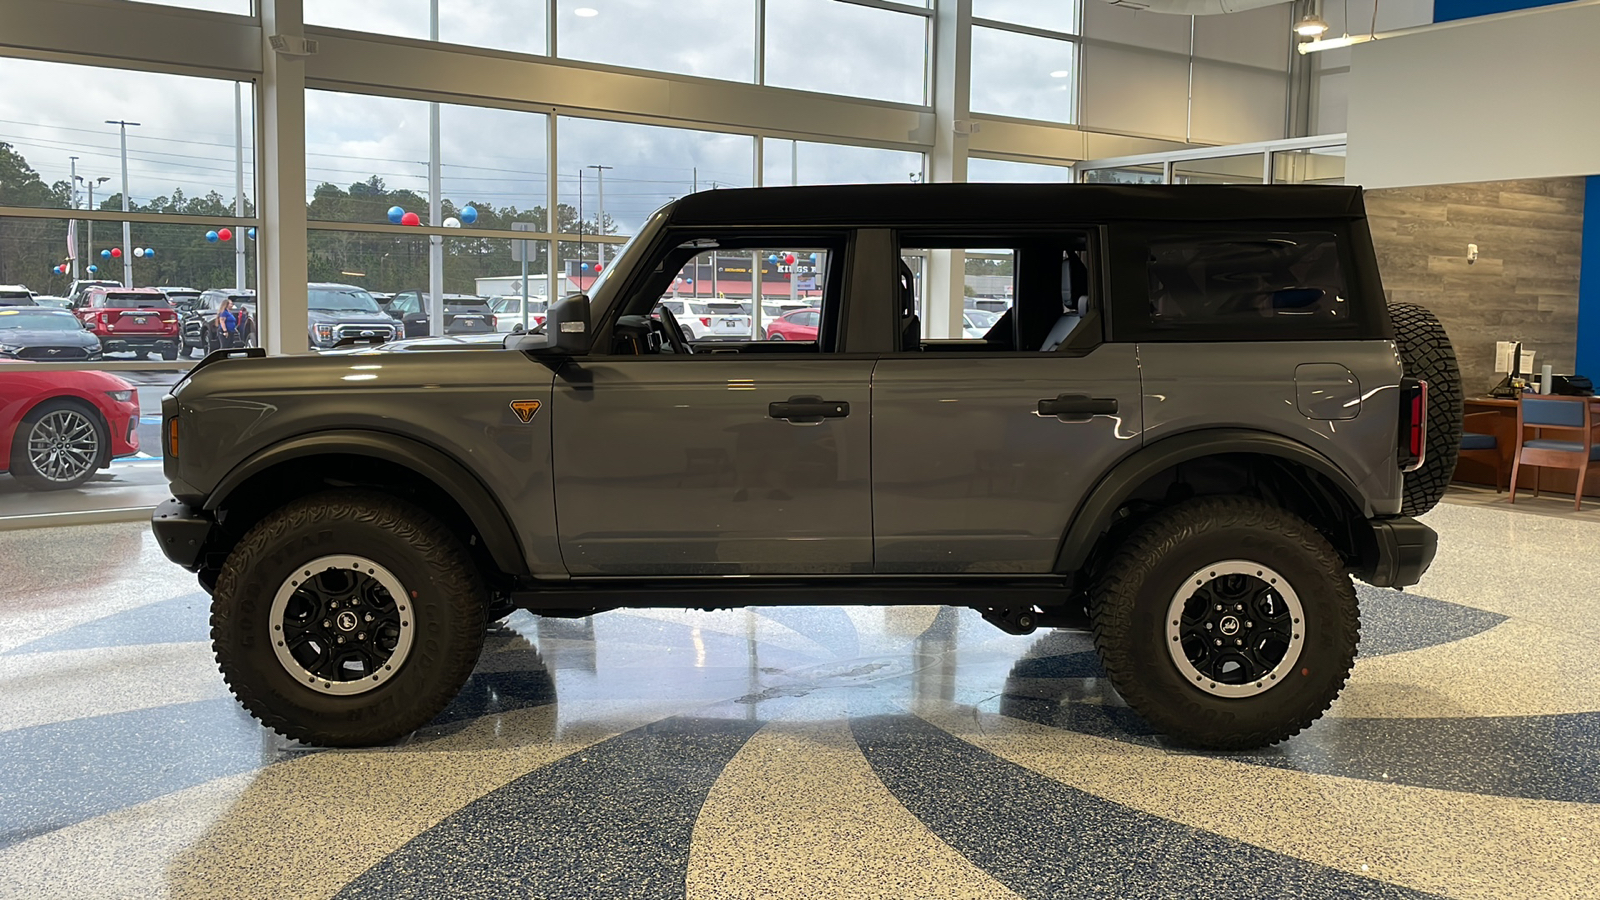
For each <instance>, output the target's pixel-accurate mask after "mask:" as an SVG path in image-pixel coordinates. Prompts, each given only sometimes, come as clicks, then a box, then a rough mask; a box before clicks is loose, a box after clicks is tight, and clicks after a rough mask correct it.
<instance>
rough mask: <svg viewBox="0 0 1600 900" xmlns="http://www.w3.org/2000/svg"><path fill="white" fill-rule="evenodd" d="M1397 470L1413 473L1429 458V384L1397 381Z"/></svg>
mask: <svg viewBox="0 0 1600 900" xmlns="http://www.w3.org/2000/svg"><path fill="white" fill-rule="evenodd" d="M1398 443H1399V457H1400V471H1402V472H1415V471H1417V470H1418V469H1420V468H1422V464H1423V463H1424V462H1426V461H1427V458H1428V383H1427V382H1426V381H1419V380H1417V379H1415V378H1402V379H1400V432H1399V436H1398Z"/></svg>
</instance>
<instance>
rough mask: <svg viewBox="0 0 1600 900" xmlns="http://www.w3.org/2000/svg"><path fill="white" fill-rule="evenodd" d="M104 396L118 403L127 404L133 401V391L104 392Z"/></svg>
mask: <svg viewBox="0 0 1600 900" xmlns="http://www.w3.org/2000/svg"><path fill="white" fill-rule="evenodd" d="M106 396H107V397H110V398H111V399H113V400H115V401H117V402H118V403H127V402H128V401H129V400H132V399H133V391H106Z"/></svg>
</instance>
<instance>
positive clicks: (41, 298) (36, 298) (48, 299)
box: [33, 294, 72, 309]
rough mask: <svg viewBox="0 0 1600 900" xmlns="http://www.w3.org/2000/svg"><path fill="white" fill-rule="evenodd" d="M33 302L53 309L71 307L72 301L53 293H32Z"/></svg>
mask: <svg viewBox="0 0 1600 900" xmlns="http://www.w3.org/2000/svg"><path fill="white" fill-rule="evenodd" d="M33 302H34V305H36V306H48V307H51V308H53V309H71V308H72V301H71V300H68V299H67V298H65V297H57V296H55V295H54V294H34V295H33Z"/></svg>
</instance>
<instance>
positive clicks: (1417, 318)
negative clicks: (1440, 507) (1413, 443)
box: [1389, 303, 1462, 516]
mask: <svg viewBox="0 0 1600 900" xmlns="http://www.w3.org/2000/svg"><path fill="white" fill-rule="evenodd" d="M1389 318H1390V319H1392V320H1393V321H1394V336H1395V344H1396V346H1397V347H1398V348H1399V351H1400V362H1401V364H1402V366H1403V367H1404V369H1405V374H1406V375H1407V376H1408V377H1411V378H1417V379H1420V380H1422V381H1426V382H1427V383H1428V443H1427V454H1426V458H1425V459H1424V460H1423V463H1422V466H1421V467H1420V468H1419V469H1417V471H1415V472H1408V473H1406V476H1405V494H1404V499H1403V500H1402V502H1401V505H1400V511H1401V512H1402V513H1404V514H1405V515H1408V516H1420V515H1422V514H1423V513H1425V512H1427V511H1428V510H1430V509H1433V507H1434V506H1435V505H1437V504H1438V502H1439V500H1440V498H1442V497H1443V496H1444V491H1445V488H1446V487H1448V486H1449V485H1450V479H1451V478H1453V477H1454V476H1455V471H1456V456H1457V455H1458V454H1459V453H1460V452H1461V412H1462V409H1461V401H1462V395H1461V370H1460V368H1459V367H1458V366H1457V365H1456V351H1455V348H1454V347H1453V346H1451V344H1450V336H1449V335H1448V334H1445V331H1444V326H1443V325H1441V324H1439V319H1438V318H1437V317H1436V316H1434V314H1433V313H1431V312H1429V311H1428V310H1427V309H1425V308H1424V307H1421V306H1417V305H1415V304H1412V303H1391V304H1389Z"/></svg>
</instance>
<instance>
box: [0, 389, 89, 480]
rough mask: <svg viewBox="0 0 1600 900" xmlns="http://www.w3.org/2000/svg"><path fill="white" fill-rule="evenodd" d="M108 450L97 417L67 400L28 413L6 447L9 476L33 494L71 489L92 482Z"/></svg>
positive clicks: (47, 403)
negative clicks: (9, 453) (8, 449)
mask: <svg viewBox="0 0 1600 900" xmlns="http://www.w3.org/2000/svg"><path fill="white" fill-rule="evenodd" d="M110 446H111V430H110V428H108V427H107V426H106V422H105V419H104V418H102V417H101V415H100V414H99V413H98V412H95V411H94V410H92V409H90V408H89V407H87V406H84V405H82V404H80V403H77V402H75V401H72V400H51V401H48V402H45V403H41V404H40V405H39V406H37V407H35V408H33V409H32V410H30V411H29V412H28V414H27V415H26V416H23V417H22V422H21V424H19V425H18V426H17V432H16V437H15V438H13V439H12V444H11V474H12V476H13V477H15V478H16V479H17V481H19V482H21V483H22V486H23V487H25V488H28V489H29V490H34V491H60V490H66V489H68V488H75V487H77V486H78V485H80V484H83V483H84V482H86V481H88V480H89V479H90V478H91V477H93V475H94V473H95V470H96V469H98V468H99V467H100V460H101V458H102V457H103V456H105V455H106V454H107V453H108V452H110V451H109V450H108V448H109V447H110Z"/></svg>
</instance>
